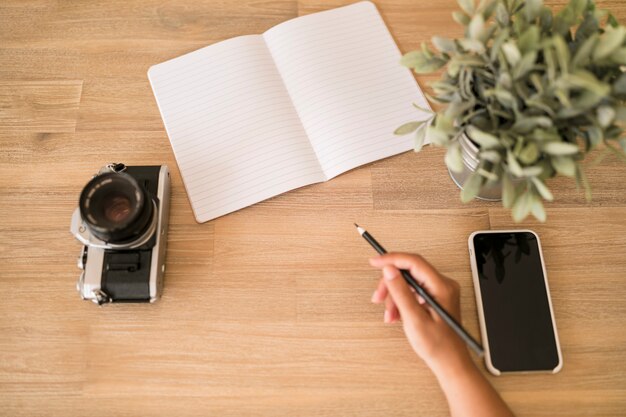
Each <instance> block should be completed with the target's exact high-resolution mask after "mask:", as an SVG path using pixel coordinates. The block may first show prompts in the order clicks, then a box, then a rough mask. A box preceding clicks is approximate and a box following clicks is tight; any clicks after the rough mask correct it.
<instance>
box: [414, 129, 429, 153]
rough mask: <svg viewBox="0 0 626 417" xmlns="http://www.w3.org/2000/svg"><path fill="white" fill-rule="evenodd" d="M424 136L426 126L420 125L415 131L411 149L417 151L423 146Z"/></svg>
mask: <svg viewBox="0 0 626 417" xmlns="http://www.w3.org/2000/svg"><path fill="white" fill-rule="evenodd" d="M425 138H426V126H425V125H424V126H422V127H421V128H419V129H417V131H416V132H415V138H414V139H413V150H414V151H415V152H419V151H421V150H422V146H424V139H425Z"/></svg>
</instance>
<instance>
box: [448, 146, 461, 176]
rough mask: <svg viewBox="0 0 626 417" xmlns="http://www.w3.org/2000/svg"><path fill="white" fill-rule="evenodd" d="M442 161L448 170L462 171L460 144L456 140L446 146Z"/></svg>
mask: <svg viewBox="0 0 626 417" xmlns="http://www.w3.org/2000/svg"><path fill="white" fill-rule="evenodd" d="M444 161H445V163H446V166H447V167H448V168H450V171H452V172H456V173H460V172H463V157H462V156H461V145H460V144H459V142H458V141H455V142H453V143H452V144H450V146H448V150H447V151H446V156H445V158H444Z"/></svg>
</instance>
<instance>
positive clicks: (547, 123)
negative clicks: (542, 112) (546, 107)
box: [512, 115, 553, 133]
mask: <svg viewBox="0 0 626 417" xmlns="http://www.w3.org/2000/svg"><path fill="white" fill-rule="evenodd" d="M552 126H553V124H552V119H551V118H549V117H546V116H534V117H524V116H522V115H519V116H518V118H517V120H516V121H515V123H514V124H513V126H512V129H513V130H515V131H516V132H519V133H528V132H530V131H532V130H534V129H536V128H538V127H540V128H544V129H549V128H551V127H552Z"/></svg>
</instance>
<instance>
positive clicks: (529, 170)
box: [522, 165, 543, 177]
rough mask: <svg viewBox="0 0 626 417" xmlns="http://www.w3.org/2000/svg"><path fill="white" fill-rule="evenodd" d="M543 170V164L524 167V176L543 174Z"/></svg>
mask: <svg viewBox="0 0 626 417" xmlns="http://www.w3.org/2000/svg"><path fill="white" fill-rule="evenodd" d="M542 172H543V167H542V166H541V165H535V166H532V167H526V168H522V176H523V177H536V176H539V175H541V173H542Z"/></svg>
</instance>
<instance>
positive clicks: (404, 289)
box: [370, 253, 471, 373]
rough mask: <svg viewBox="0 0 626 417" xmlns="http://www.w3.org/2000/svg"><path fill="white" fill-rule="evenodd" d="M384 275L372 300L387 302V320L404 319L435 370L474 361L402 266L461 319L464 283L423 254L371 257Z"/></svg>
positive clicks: (407, 331)
mask: <svg viewBox="0 0 626 417" xmlns="http://www.w3.org/2000/svg"><path fill="white" fill-rule="evenodd" d="M370 264H371V265H372V266H374V267H376V268H379V269H381V270H382V273H383V277H382V278H381V279H380V281H379V283H378V287H377V289H376V291H374V294H373V295H372V302H374V303H377V304H380V303H383V302H384V303H385V315H384V321H385V323H393V322H396V321H398V320H400V319H401V320H402V324H403V328H404V333H405V334H406V337H407V339H408V340H409V343H410V344H411V347H412V348H413V350H414V351H415V353H417V355H418V356H419V357H421V358H422V359H423V360H424V361H425V362H426V364H427V365H428V366H429V367H430V368H431V369H432V370H433V371H434V372H435V373H438V372H445V371H449V370H450V369H451V368H453V367H458V366H466V365H468V364H470V363H471V359H470V357H469V353H468V351H467V348H466V347H465V344H464V343H463V341H462V340H461V339H460V338H459V337H458V336H457V335H456V334H455V333H454V331H453V330H452V329H451V328H450V327H449V326H448V325H447V324H446V322H444V321H443V319H442V318H441V317H440V316H439V315H438V314H437V313H436V312H435V311H434V310H433V309H432V308H431V307H430V306H428V304H426V303H425V301H424V299H423V298H422V297H420V296H419V295H417V294H416V293H415V290H413V288H411V287H410V286H409V285H408V284H407V283H406V281H405V280H404V278H403V277H402V275H401V273H400V271H399V269H405V270H407V271H409V273H410V274H411V276H413V278H415V280H416V281H417V282H418V283H419V284H420V285H421V286H422V287H423V288H424V289H425V290H426V292H428V293H429V294H430V295H431V296H432V297H433V298H435V299H436V300H437V302H439V304H440V305H441V306H442V307H443V308H444V309H446V310H447V311H448V312H449V313H450V315H452V316H453V317H454V318H455V319H456V320H457V321H459V322H460V321H461V308H460V286H459V284H458V283H457V282H456V281H454V280H452V279H450V278H447V277H445V276H443V275H442V274H440V273H439V272H438V271H437V270H436V269H435V268H434V267H433V266H432V265H430V264H429V263H428V262H427V261H426V260H425V259H424V258H422V257H421V256H419V255H412V254H407V253H389V254H385V255H381V256H378V257H376V258H372V259H370Z"/></svg>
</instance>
